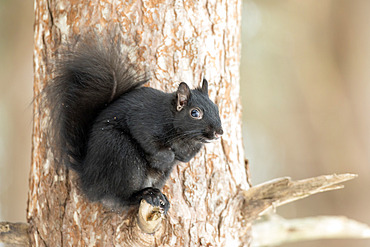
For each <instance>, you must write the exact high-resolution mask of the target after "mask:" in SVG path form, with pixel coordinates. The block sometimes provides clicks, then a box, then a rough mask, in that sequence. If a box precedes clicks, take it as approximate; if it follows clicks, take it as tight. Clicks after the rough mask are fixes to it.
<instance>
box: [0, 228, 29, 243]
mask: <svg viewBox="0 0 370 247" xmlns="http://www.w3.org/2000/svg"><path fill="white" fill-rule="evenodd" d="M28 229H29V225H28V224H27V223H10V222H0V243H5V244H17V245H26V246H28V245H29V244H30V242H29V238H28Z"/></svg>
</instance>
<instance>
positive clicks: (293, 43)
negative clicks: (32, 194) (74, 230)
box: [0, 0, 370, 247]
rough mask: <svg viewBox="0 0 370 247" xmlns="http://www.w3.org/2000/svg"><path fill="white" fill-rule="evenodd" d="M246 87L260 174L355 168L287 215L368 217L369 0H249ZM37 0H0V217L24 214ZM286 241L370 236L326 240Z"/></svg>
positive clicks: (303, 246)
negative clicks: (351, 176)
mask: <svg viewBox="0 0 370 247" xmlns="http://www.w3.org/2000/svg"><path fill="white" fill-rule="evenodd" d="M242 15H243V16H242V42H243V43H242V63H241V81H240V82H241V97H242V103H243V134H244V145H245V153H246V158H248V159H249V161H250V168H251V174H252V182H253V184H255V185H256V184H258V183H261V182H264V181H267V180H270V179H273V178H276V177H282V176H290V177H292V178H293V179H294V180H297V179H303V178H308V177H312V176H318V175H323V174H332V173H346V172H350V173H357V174H359V177H358V178H357V179H355V180H352V181H350V182H347V183H345V188H344V189H342V190H339V191H333V192H326V193H323V194H320V195H315V196H312V197H309V198H306V199H303V200H301V201H298V202H295V203H292V204H289V205H287V206H284V207H282V208H278V210H277V212H278V213H279V214H281V215H282V216H284V217H285V218H288V219H290V218H297V217H308V216H316V215H346V216H348V217H350V218H353V219H355V220H358V221H361V222H364V223H367V224H370V213H368V210H369V209H370V193H369V188H370V166H369V164H370V60H369V57H370V28H369V27H370V1H368V0H321V1H317V0H305V1H302V0H255V1H250V0H245V1H244V5H243V13H242ZM32 50H33V1H24V0H1V1H0V220H7V221H25V217H26V205H27V190H28V173H29V166H30V162H31V161H30V160H31V128H32V106H31V102H32V83H33V74H32V73H33V72H32V71H33V69H32V63H33V62H32ZM284 246H286V247H293V246H299V247H308V246H318V247H323V246H336V247H344V246H357V247H365V246H370V240H319V241H309V242H301V243H291V244H285V245H284Z"/></svg>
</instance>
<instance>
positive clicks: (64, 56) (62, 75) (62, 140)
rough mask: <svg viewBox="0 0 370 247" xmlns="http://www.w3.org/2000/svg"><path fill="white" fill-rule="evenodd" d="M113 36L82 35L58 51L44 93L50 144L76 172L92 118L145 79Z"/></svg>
mask: <svg viewBox="0 0 370 247" xmlns="http://www.w3.org/2000/svg"><path fill="white" fill-rule="evenodd" d="M121 44H122V43H121V39H120V38H119V37H118V35H115V34H109V35H106V37H104V38H99V36H98V35H97V34H88V35H85V36H83V35H81V36H80V37H78V38H76V40H75V41H74V42H73V44H68V45H65V46H64V47H63V49H62V50H61V51H60V52H59V54H58V59H57V61H56V64H55V71H54V72H55V77H54V79H53V80H52V81H50V82H49V84H48V86H47V87H46V89H45V91H44V94H43V95H44V99H45V102H46V105H47V106H48V107H49V109H50V118H51V129H50V130H51V132H50V137H51V139H50V140H51V144H52V145H53V147H54V148H53V149H54V152H53V153H54V155H56V157H57V158H59V159H60V162H62V163H64V164H66V165H68V166H71V167H72V168H73V169H75V170H80V169H81V166H80V165H79V164H81V162H82V160H83V158H84V157H85V153H86V144H87V141H88V134H89V131H90V128H91V125H92V123H93V121H94V119H95V118H96V117H97V115H98V114H99V112H100V111H101V110H102V109H104V108H105V107H107V105H108V104H109V103H110V102H112V101H114V100H115V99H117V98H118V97H119V96H120V95H122V94H123V93H125V92H129V91H131V90H133V89H135V88H137V87H140V86H141V85H143V84H144V83H145V82H147V81H148V80H149V76H148V73H147V72H146V70H145V69H143V66H140V65H138V64H137V63H136V60H135V59H133V57H132V56H131V57H130V55H133V52H132V51H133V50H132V49H131V51H130V50H127V49H126V51H125V50H124V47H123V46H122V45H121Z"/></svg>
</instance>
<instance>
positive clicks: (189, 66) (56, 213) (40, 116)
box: [27, 0, 250, 246]
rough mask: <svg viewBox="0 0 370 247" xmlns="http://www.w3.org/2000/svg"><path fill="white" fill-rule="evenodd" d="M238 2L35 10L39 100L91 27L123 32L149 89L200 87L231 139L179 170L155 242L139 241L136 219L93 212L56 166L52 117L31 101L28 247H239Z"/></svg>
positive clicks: (46, 4) (243, 235)
mask: <svg viewBox="0 0 370 247" xmlns="http://www.w3.org/2000/svg"><path fill="white" fill-rule="evenodd" d="M240 9H241V1H240V0H232V1H172V0H167V1H161V0H159V1H155V0H143V1H119V0H117V1H114V0H105V1H97V0H91V1H82V0H81V1H77V0H73V1H67V0H60V1H53V0H49V1H41V0H35V34H34V43H35V50H34V71H35V78H34V79H35V81H34V93H35V96H37V95H38V94H39V93H40V91H41V90H42V88H43V87H44V85H45V84H46V83H47V82H48V81H49V80H50V79H51V78H52V73H51V69H52V61H53V58H54V55H55V51H56V49H57V48H58V46H59V45H60V44H61V42H62V41H63V40H65V39H67V40H68V39H70V38H71V37H72V36H73V35H75V34H78V33H80V32H81V31H83V30H84V29H86V27H89V28H94V29H95V30H97V31H98V32H99V31H101V30H103V29H105V28H107V27H108V26H110V25H113V24H117V23H119V25H120V27H121V31H122V33H123V34H124V37H125V39H126V41H127V43H128V44H132V43H136V44H137V46H138V48H139V51H140V54H141V59H142V60H144V61H146V62H147V64H148V65H149V66H150V67H151V69H152V75H153V78H152V80H151V82H150V86H152V87H155V88H158V89H162V90H164V91H174V90H175V89H176V87H177V85H178V83H179V82H180V81H186V82H187V83H189V84H190V85H192V86H193V87H195V86H198V85H199V84H200V82H201V79H202V78H203V77H205V78H207V80H208V81H209V83H210V85H209V89H210V98H211V99H212V100H214V101H215V102H216V103H217V104H218V106H219V108H220V114H221V119H222V122H223V128H224V130H225V134H224V136H223V137H222V140H221V141H219V142H217V143H214V144H209V145H207V146H206V147H205V148H204V149H203V150H202V151H201V152H200V154H198V155H197V156H196V157H195V158H194V160H192V162H190V163H188V164H180V165H179V166H177V167H176V168H175V169H174V171H173V173H172V175H171V177H170V179H169V180H168V182H167V184H166V186H165V188H164V193H165V194H166V195H167V196H168V198H169V200H170V202H171V209H170V210H169V213H168V215H167V216H166V218H165V219H164V221H163V222H162V226H161V228H160V229H159V230H158V231H156V233H155V234H153V235H150V234H146V233H143V232H142V231H141V230H140V228H139V227H138V226H137V224H136V215H137V211H136V210H135V209H132V210H130V211H129V212H124V213H122V214H117V213H112V212H109V211H106V210H105V209H104V208H103V207H102V206H101V205H99V204H96V203H90V202H88V201H87V200H86V199H85V198H84V196H83V195H82V194H81V193H80V192H79V191H78V189H77V187H76V182H75V181H76V176H75V174H74V172H71V171H67V170H66V169H64V168H63V167H58V166H55V165H54V164H53V155H52V153H51V152H50V150H49V148H48V144H47V141H46V131H47V127H48V126H47V123H48V111H47V109H41V111H39V110H38V109H39V105H40V102H39V100H40V99H39V98H36V100H35V101H34V113H35V114H34V115H35V117H34V128H33V155H32V166H31V171H30V190H29V202H28V211H27V220H28V222H29V223H30V226H31V230H30V231H31V233H30V235H31V244H32V246H153V245H156V246H239V245H247V244H248V243H249V234H248V230H249V225H250V224H249V222H245V221H242V220H239V218H236V217H235V212H234V211H233V210H234V209H235V208H234V207H232V206H230V205H231V204H232V201H233V199H234V198H236V197H237V195H238V194H239V191H240V189H248V184H247V178H246V169H245V166H244V153H243V147H242V140H241V119H240V113H241V108H240V103H239V72H238V69H239V59H240Z"/></svg>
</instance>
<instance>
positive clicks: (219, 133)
mask: <svg viewBox="0 0 370 247" xmlns="http://www.w3.org/2000/svg"><path fill="white" fill-rule="evenodd" d="M223 133H224V131H223V130H222V129H218V130H216V131H215V138H216V139H218V138H220V136H222V134H223Z"/></svg>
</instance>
